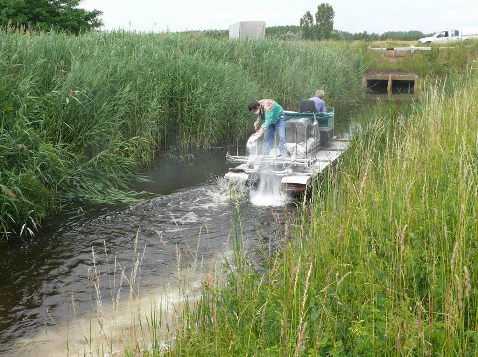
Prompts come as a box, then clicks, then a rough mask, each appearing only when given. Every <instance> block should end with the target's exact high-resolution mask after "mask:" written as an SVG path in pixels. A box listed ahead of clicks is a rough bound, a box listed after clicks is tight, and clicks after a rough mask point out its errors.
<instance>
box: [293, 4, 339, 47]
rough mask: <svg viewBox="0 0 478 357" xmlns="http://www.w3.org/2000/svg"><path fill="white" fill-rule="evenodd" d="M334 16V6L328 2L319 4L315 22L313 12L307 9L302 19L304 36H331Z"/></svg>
mask: <svg viewBox="0 0 478 357" xmlns="http://www.w3.org/2000/svg"><path fill="white" fill-rule="evenodd" d="M334 17H335V12H334V8H333V7H332V6H331V5H329V4H327V3H324V4H320V5H319V6H317V12H316V13H315V23H314V17H312V14H311V13H310V11H307V12H306V13H305V14H304V16H302V17H301V19H300V28H301V29H302V38H304V39H308V40H312V39H314V40H325V39H329V38H331V37H332V32H333V30H334Z"/></svg>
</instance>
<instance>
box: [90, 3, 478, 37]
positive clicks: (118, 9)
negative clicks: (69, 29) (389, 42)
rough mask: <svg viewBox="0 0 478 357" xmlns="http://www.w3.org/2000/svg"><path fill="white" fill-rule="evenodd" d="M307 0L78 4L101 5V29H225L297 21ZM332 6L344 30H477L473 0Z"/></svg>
mask: <svg viewBox="0 0 478 357" xmlns="http://www.w3.org/2000/svg"><path fill="white" fill-rule="evenodd" d="M321 2H322V1H312V0H296V1H292V0H274V1H272V0H260V1H257V0H255V1H254V0H236V1H227V0H200V1H198V0H194V1H192V0H189V1H186V0H156V1H155V0H83V2H82V3H81V7H83V8H85V9H87V10H92V9H98V10H101V11H103V15H102V20H103V22H104V27H103V29H105V30H115V29H125V30H134V31H146V32H150V31H153V32H164V31H171V32H175V31H185V30H208V29H223V30H225V29H228V28H229V25H230V24H233V23H236V22H239V21H265V22H266V26H280V25H298V24H299V20H300V18H301V17H302V16H303V15H304V13H305V12H306V11H310V12H311V13H312V14H315V12H316V10H317V6H318V5H319V4H320V3H321ZM324 2H327V3H329V4H330V5H332V7H333V8H334V11H335V19H334V28H335V29H338V30H343V31H349V32H363V31H367V32H369V33H370V32H375V33H383V32H386V31H409V30H419V31H422V32H424V33H431V32H437V31H440V30H444V29H448V28H450V29H451V28H453V29H455V28H456V29H461V30H464V31H467V32H474V33H478V0H384V1H380V0H325V1H324Z"/></svg>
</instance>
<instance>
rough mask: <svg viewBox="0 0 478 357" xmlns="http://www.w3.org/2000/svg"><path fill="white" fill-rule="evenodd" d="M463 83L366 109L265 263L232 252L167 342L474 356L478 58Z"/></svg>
mask: <svg viewBox="0 0 478 357" xmlns="http://www.w3.org/2000/svg"><path fill="white" fill-rule="evenodd" d="M454 83H455V85H454V91H450V92H448V91H447V90H446V89H444V87H443V86H436V85H435V86H429V87H427V90H426V92H425V94H424V96H423V97H422V98H421V101H420V102H419V103H416V104H414V105H412V106H397V105H396V104H389V105H385V104H379V105H377V106H375V107H374V108H373V110H370V111H367V110H365V111H364V113H363V116H362V117H361V120H360V121H359V122H360V123H361V128H362V129H361V130H360V131H359V132H358V133H357V134H356V135H355V137H354V139H353V144H352V146H351V148H350V150H349V151H348V153H347V155H346V157H345V158H344V161H343V162H342V163H341V165H340V168H339V169H338V170H337V171H336V172H329V173H328V175H327V177H326V178H325V180H323V181H322V183H321V184H319V185H318V186H317V189H316V190H315V192H314V193H313V198H312V200H313V202H312V204H310V205H304V214H303V215H302V216H301V217H300V218H299V220H298V221H297V222H295V224H291V225H290V226H289V227H288V228H286V230H285V233H284V235H283V237H282V238H283V239H285V244H284V247H283V249H282V250H281V252H280V254H279V255H278V256H276V257H271V258H270V259H268V260H267V261H266V262H267V264H266V265H267V269H266V271H265V273H264V274H258V273H256V271H255V270H254V269H253V268H252V265H251V264H249V263H248V262H247V259H245V257H244V256H243V255H241V254H239V255H237V254H236V255H235V259H234V260H233V263H234V266H233V267H232V268H231V269H230V271H229V274H228V275H227V278H226V279H227V280H226V282H225V284H224V286H222V287H218V285H217V284H211V283H209V282H208V280H205V282H204V286H203V296H202V299H201V301H200V302H199V303H198V304H197V306H196V308H195V309H194V310H191V311H189V312H186V313H185V314H183V316H182V319H183V321H184V324H183V325H182V327H181V328H179V329H178V331H177V338H175V339H174V340H173V341H172V344H171V345H170V348H169V349H167V350H165V349H163V351H162V352H163V353H165V354H168V355H216V356H238V355H241V356H253V355H256V356H257V355H261V356H292V355H294V356H317V355H321V356H325V355H332V356H344V355H351V356H352V355H353V356H356V355H366V356H369V355H440V356H452V355H463V356H464V355H466V356H474V355H476V354H477V353H478V345H477V344H478V332H477V331H478V316H477V314H478V300H477V298H478V297H477V292H478V290H477V285H478V275H477V274H478V272H477V268H478V267H477V261H478V259H477V258H478V257H477V248H478V247H477V245H478V242H477V239H476V238H477V237H478V220H477V219H476V210H477V204H478V170H477V164H478V141H477V140H478V137H477V133H478V121H477V120H476V118H477V117H478V73H477V72H476V69H475V70H474V72H473V71H470V72H468V73H467V74H466V75H464V76H462V77H461V78H457V79H456V80H455V82H454ZM236 236H237V237H238V239H239V238H240V232H239V233H237V232H236ZM278 239H280V238H278ZM239 253H241V250H240V249H239ZM209 280H210V279H209ZM156 352H158V351H156ZM156 352H155V351H152V354H154V353H156Z"/></svg>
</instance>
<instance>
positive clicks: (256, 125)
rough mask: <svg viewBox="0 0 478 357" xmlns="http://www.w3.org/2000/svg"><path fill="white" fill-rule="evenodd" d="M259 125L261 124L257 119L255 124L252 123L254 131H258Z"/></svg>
mask: <svg viewBox="0 0 478 357" xmlns="http://www.w3.org/2000/svg"><path fill="white" fill-rule="evenodd" d="M260 125H261V122H260V121H259V119H257V120H256V121H255V122H254V129H255V130H257V129H259V126H260Z"/></svg>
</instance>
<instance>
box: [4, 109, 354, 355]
mask: <svg viewBox="0 0 478 357" xmlns="http://www.w3.org/2000/svg"><path fill="white" fill-rule="evenodd" d="M349 112H350V110H348V111H343V113H342V115H341V111H340V110H338V111H336V123H335V124H336V128H337V129H339V131H338V132H337V131H336V133H338V134H339V135H343V133H344V129H343V128H346V124H347V123H348V122H347V120H346V119H345V118H347V117H348V113H349ZM225 154H226V150H225V149H223V148H220V149H211V150H209V151H204V152H194V153H190V154H178V153H177V154H174V155H169V156H168V155H163V156H160V157H159V158H158V159H157V160H156V161H155V163H154V164H153V165H152V166H151V167H149V168H148V169H146V171H145V175H146V176H147V177H149V178H150V180H151V181H150V182H141V183H138V184H137V187H136V188H137V189H138V190H144V191H148V192H152V193H153V194H154V195H155V196H156V197H154V198H152V199H148V200H146V201H145V202H143V203H140V204H136V205H131V206H118V207H111V206H108V207H104V206H101V207H83V208H82V209H78V208H77V209H75V210H66V211H65V212H63V213H61V214H60V215H58V216H56V217H54V218H52V219H50V220H49V221H48V223H47V224H46V225H45V226H44V227H43V228H42V230H41V231H40V233H39V234H38V235H37V236H36V237H34V238H32V239H28V240H14V241H11V242H10V243H9V245H7V246H6V247H4V248H2V250H1V252H0V254H1V255H0V270H1V274H0V355H9V356H11V355H23V356H25V355H42V353H43V352H40V351H44V349H42V348H41V347H42V345H43V344H45V343H46V342H44V341H42V339H38V338H36V337H35V336H38V335H41V334H42V333H43V331H45V330H46V332H48V328H49V327H52V326H55V325H58V324H65V321H66V320H68V319H69V318H71V316H72V309H73V304H72V301H74V306H75V307H74V309H75V316H80V317H81V316H84V317H86V316H88V315H89V314H90V313H91V310H92V304H94V300H95V291H92V283H91V279H90V280H89V278H88V276H89V274H90V276H91V271H92V269H97V270H101V271H102V272H104V273H105V275H106V276H111V275H112V274H113V272H112V271H111V269H112V268H111V267H112V266H113V265H114V264H113V262H114V259H116V262H117V263H118V264H121V266H123V267H126V268H128V267H129V268H131V266H132V265H133V255H134V254H133V250H134V245H135V243H134V242H135V238H136V237H137V246H138V249H139V250H141V251H143V249H144V257H143V259H142V263H141V279H140V282H139V286H141V287H142V288H143V292H146V293H147V290H154V288H157V287H161V286H166V285H168V284H170V282H171V280H172V279H173V275H174V274H175V271H176V270H177V269H178V265H179V266H180V267H187V266H188V265H191V264H192V262H193V261H194V262H195V261H197V260H205V261H207V260H208V259H217V258H220V257H221V254H223V253H224V252H226V251H230V250H231V246H232V244H233V242H232V241H231V239H232V238H233V237H234V233H233V232H232V231H233V230H232V227H233V226H234V222H235V220H236V219H237V217H238V216H239V217H240V218H239V219H240V222H242V224H241V227H242V232H243V237H244V240H245V242H246V246H249V248H250V249H251V250H254V247H258V245H259V243H258V242H259V237H261V239H260V240H263V242H265V243H266V244H267V243H274V244H277V243H278V240H279V239H281V238H280V236H281V234H280V233H279V232H278V230H280V229H281V224H282V223H283V222H284V221H285V217H286V216H287V215H288V212H289V211H294V205H290V204H289V205H285V206H281V207H257V206H253V205H252V204H251V203H249V201H248V195H247V193H246V194H245V196H244V197H243V199H242V200H240V204H238V201H237V200H234V199H231V197H230V195H229V194H228V192H227V189H225V187H226V185H224V184H223V182H222V181H221V179H218V177H222V176H223V175H224V173H225V172H227V169H228V167H229V166H230V165H228V164H227V163H226V162H225ZM238 211H239V213H238ZM80 213H81V214H80ZM160 235H161V239H160ZM261 244H262V243H261ZM145 246H146V248H144V247H145ZM92 250H94V251H95V257H94V258H93V254H92ZM105 252H106V254H105ZM178 257H179V260H180V264H178ZM93 259H95V261H96V264H95V266H93V261H94V260H93ZM102 286H107V282H104V283H103V285H102ZM106 290H107V289H104V290H101V289H100V294H106Z"/></svg>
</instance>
